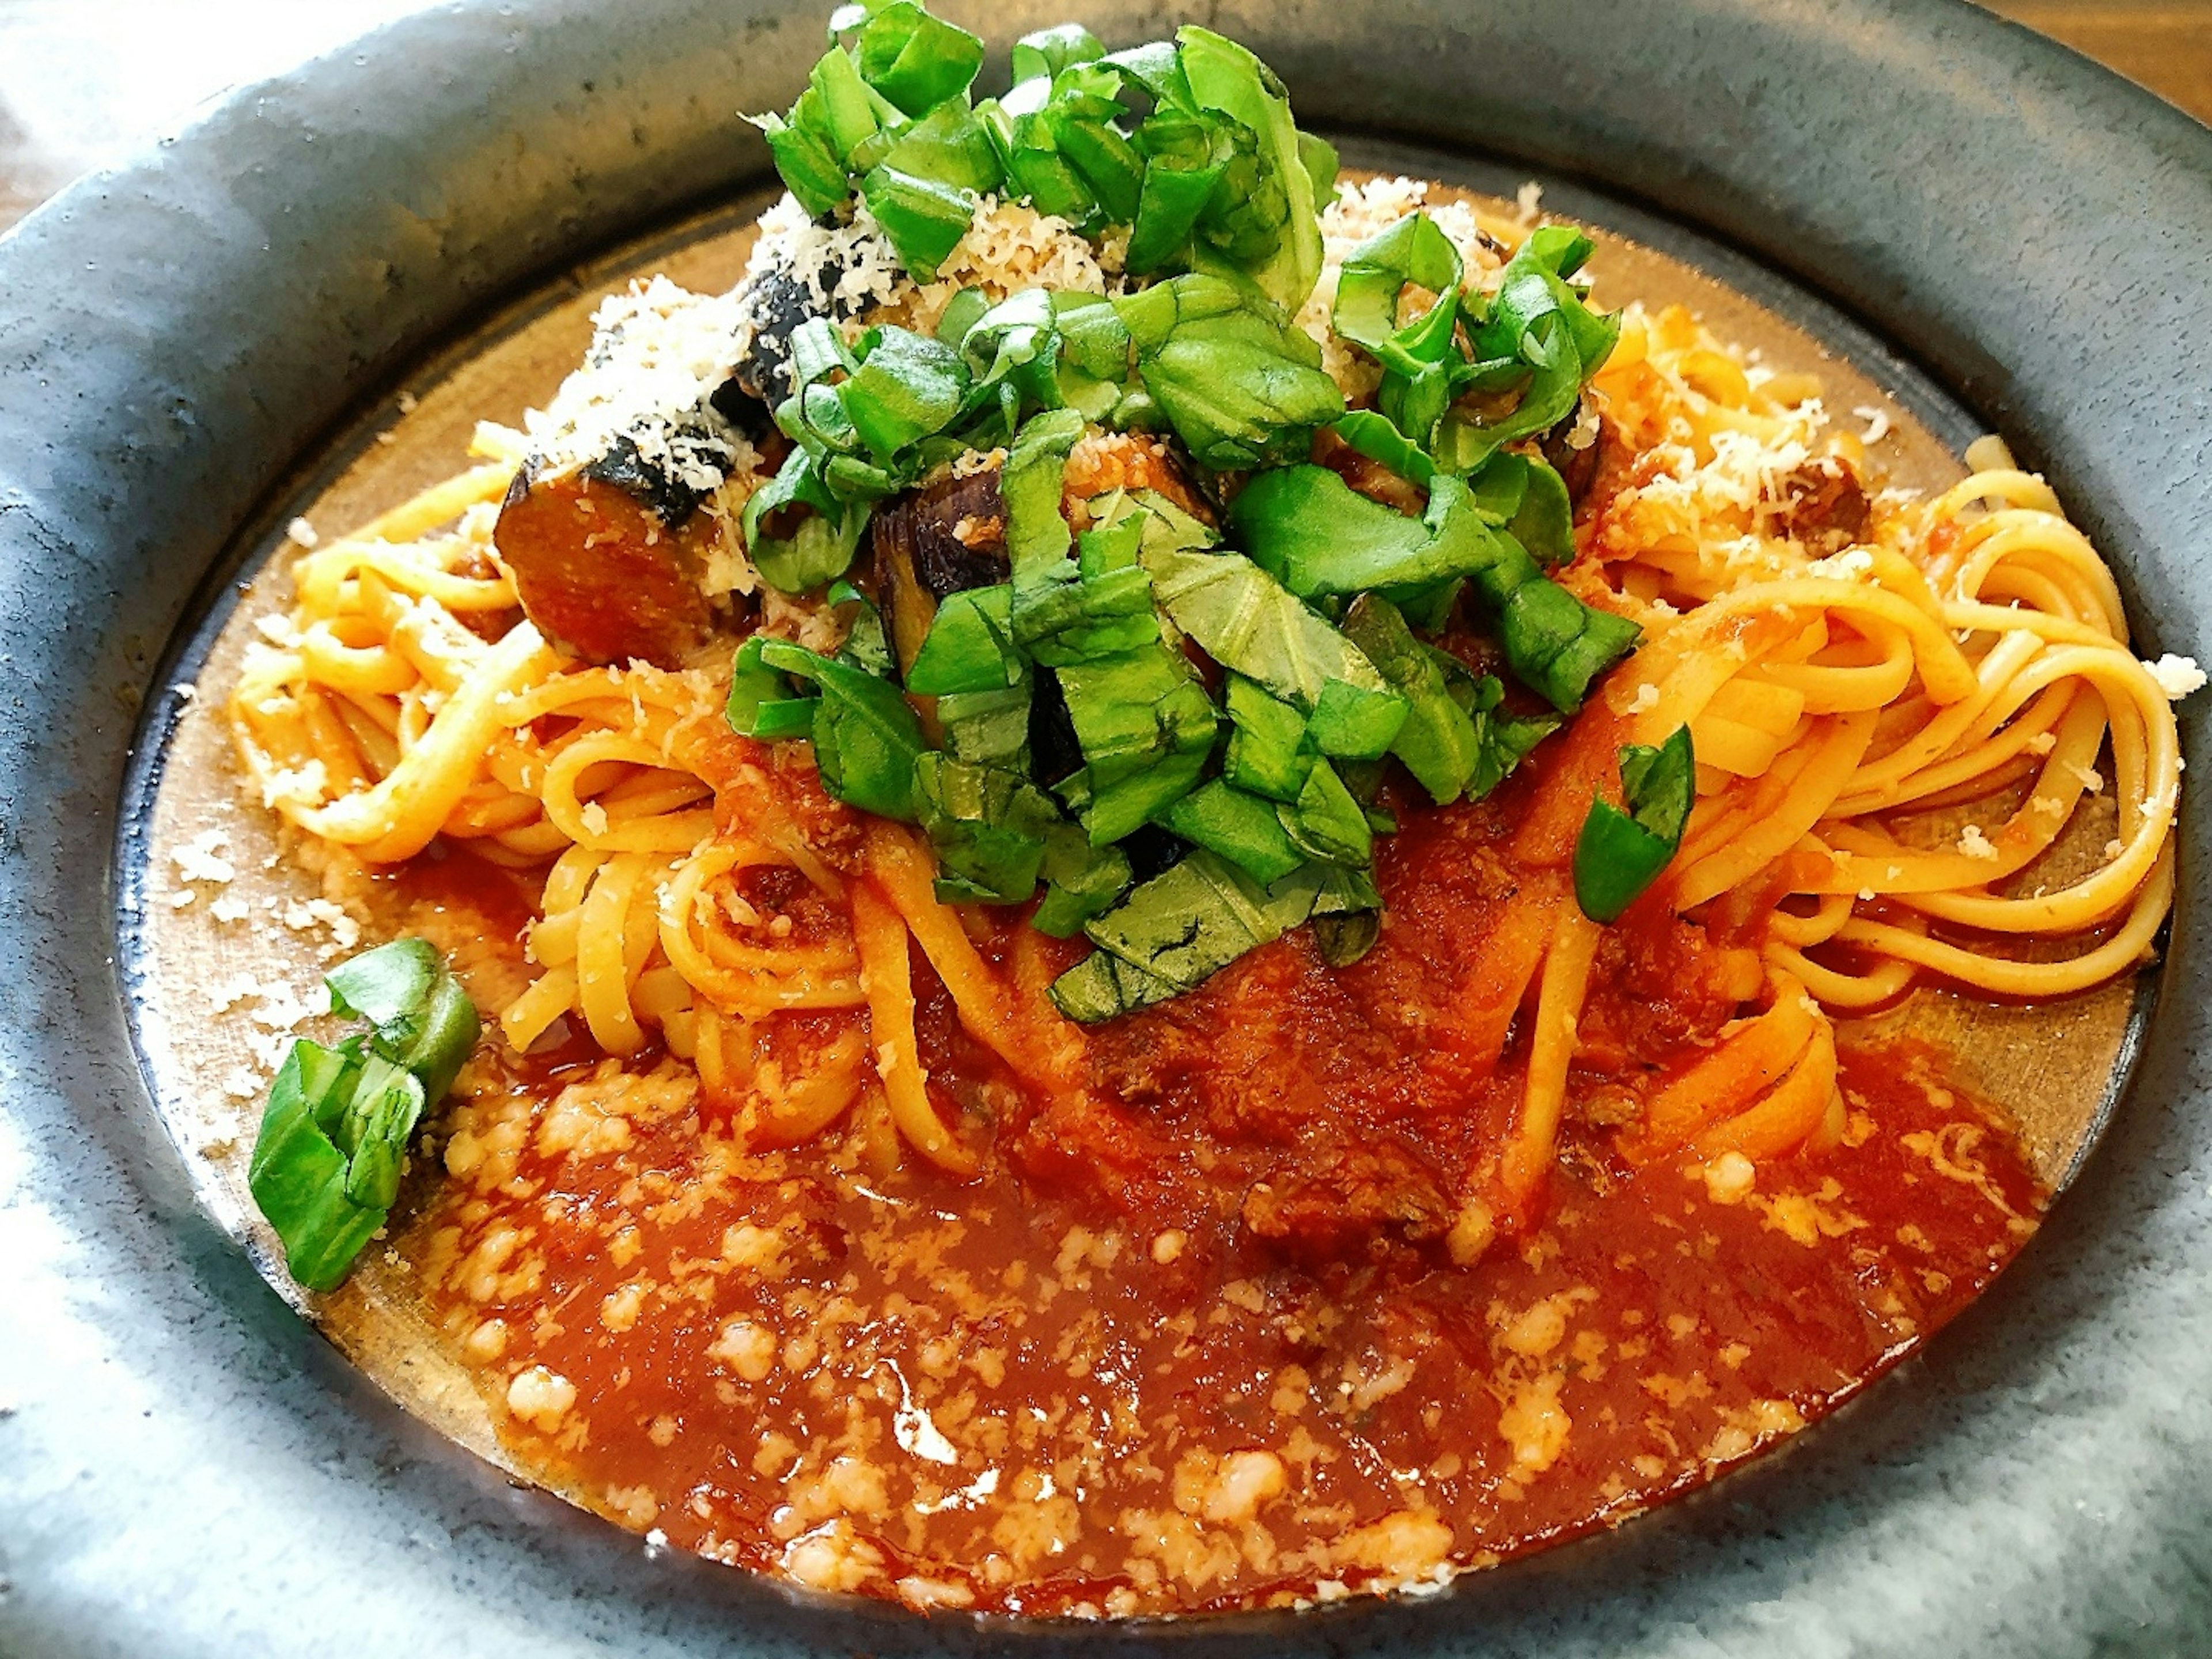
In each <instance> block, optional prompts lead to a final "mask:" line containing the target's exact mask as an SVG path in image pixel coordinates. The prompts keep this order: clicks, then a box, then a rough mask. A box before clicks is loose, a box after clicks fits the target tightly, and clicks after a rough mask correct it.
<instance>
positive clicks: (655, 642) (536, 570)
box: [497, 471, 723, 668]
mask: <svg viewBox="0 0 2212 1659" xmlns="http://www.w3.org/2000/svg"><path fill="white" fill-rule="evenodd" d="M722 533H723V523H722V520H720V519H719V518H717V517H716V516H715V515H714V514H712V513H703V512H695V513H692V514H690V517H689V518H687V519H686V520H684V526H683V527H682V528H681V529H678V530H671V529H670V528H669V527H668V526H667V524H666V522H665V520H663V519H662V518H661V517H660V515H659V513H656V512H655V511H654V510H653V508H652V507H649V506H647V505H646V504H645V503H644V502H643V501H640V500H639V499H638V498H637V497H636V496H635V495H632V494H631V493H630V492H629V490H628V489H625V488H623V486H621V485H619V484H614V483H607V482H606V481H605V479H603V478H599V477H594V476H592V474H591V473H590V472H588V471H573V472H568V473H564V474H562V475H561V476H560V477H552V478H543V479H539V480H537V481H535V482H532V480H531V478H530V476H529V474H528V473H523V474H521V475H520V476H518V477H516V479H515V481H514V487H513V489H510V490H509V491H508V492H507V502H506V505H505V506H504V507H501V510H500V515H499V529H498V532H497V536H498V544H499V555H500V557H501V559H502V560H503V561H504V562H506V564H507V568H508V569H509V570H510V571H512V572H513V574H514V586H515V591H516V592H517V594H518V595H519V596H520V599H521V600H522V609H523V613H524V614H525V615H526V616H527V617H529V618H530V620H531V621H532V622H533V623H537V625H538V631H539V632H541V633H543V634H544V635H546V636H547V637H548V638H549V639H551V640H553V641H556V642H557V643H559V644H560V645H561V646H562V647H565V648H566V649H568V650H570V651H573V652H574V653H577V654H578V655H579V656H582V657H585V658H587V659H590V660H591V661H592V662H608V663H620V662H627V661H629V660H630V659H632V658H637V659H642V660H643V661H646V662H650V663H653V664H657V665H659V666H661V667H664V668H673V667H677V666H680V665H682V664H683V663H684V660H685V659H687V658H688V657H690V655H691V654H692V653H694V652H696V650H697V649H698V648H699V647H700V646H701V645H702V644H703V643H704V642H705V641H706V640H707V637H708V634H709V633H710V632H711V630H712V629H713V627H714V604H713V602H712V601H711V600H710V599H708V597H707V594H706V592H705V590H704V588H703V586H702V581H703V578H704V576H705V574H706V571H707V568H708V559H709V557H710V556H711V553H712V544H713V541H714V538H716V537H718V536H720V534H722Z"/></svg>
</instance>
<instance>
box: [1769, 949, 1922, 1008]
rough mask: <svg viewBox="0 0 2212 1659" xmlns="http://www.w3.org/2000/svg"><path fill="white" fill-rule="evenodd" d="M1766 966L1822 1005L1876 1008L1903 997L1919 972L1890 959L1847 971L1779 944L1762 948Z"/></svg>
mask: <svg viewBox="0 0 2212 1659" xmlns="http://www.w3.org/2000/svg"><path fill="white" fill-rule="evenodd" d="M1766 965H1767V966H1768V967H1770V968H1773V969H1778V971H1780V972H1783V973H1785V974H1788V975H1790V976H1791V977H1792V978H1794V979H1796V980H1797V981H1800V982H1801V983H1802V984H1803V986H1804V987H1805V988H1806V990H1808V992H1810V993H1811V994H1813V995H1814V997H1815V998H1817V999H1818V1000H1819V1001H1820V1006H1822V1007H1824V1008H1878V1007H1880V1006H1882V1005H1883V1004H1885V1003H1889V1002H1893V1001H1895V1000H1897V999H1898V998H1899V997H1901V996H1903V995H1904V994H1905V991H1906V990H1907V989H1908V988H1909V987H1911V983H1912V981H1913V980H1914V979H1915V978H1916V977H1917V975H1918V973H1919V969H1917V968H1916V967H1915V966H1914V965H1913V964H1912V963H1909V962H1898V961H1894V960H1891V961H1887V962H1881V963H1876V964H1875V966H1874V967H1872V968H1869V969H1868V970H1867V971H1866V972H1864V973H1863V974H1847V973H1844V972H1842V971H1841V970H1840V969H1834V968H1830V967H1828V966H1826V964H1824V963H1818V962H1815V961H1814V960H1813V959H1812V957H1808V956H1807V955H1806V954H1805V953H1804V952H1803V951H1801V950H1798V949H1797V948H1796V947H1795V946H1793V945H1780V944H1770V945H1768V946H1767V947H1766Z"/></svg>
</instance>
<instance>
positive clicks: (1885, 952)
mask: <svg viewBox="0 0 2212 1659" xmlns="http://www.w3.org/2000/svg"><path fill="white" fill-rule="evenodd" d="M2172 902H2173V849H2172V848H2170V847H2169V848H2166V849H2164V850H2163V851H2162V852H2160V854H2159V861H2158V863H2157V864H2156V865H2155V866H2154V867H2153V869H2152V871H2151V878H2150V879H2149V880H2148V882H2146V883H2145V884H2143V889H2142V892H2140V893H2139V894H2137V895H2136V899H2135V902H2134V903H2133V904H2132V905H2131V906H2130V908H2129V911H2128V918H2127V921H2125V922H2124V923H2123V924H2122V925H2121V926H2120V927H2119V929H2118V931H2117V932H2116V933H2113V934H2112V937H2111V938H2110V939H2106V941H2105V942H2104V943H2103V944H2101V945H2098V946H2096V947H2095V948H2094V949H2093V950H2090V951H2085V952H2084V953H2083V954H2082V955H2081V956H2078V957H2070V958H2069V959H2068V960H2066V961H2063V962H2021V961H2015V960H2013V959H2011V958H2009V957H1992V956H1988V955H1984V953H1982V952H1980V951H1969V950H1966V949H1965V948H1964V947H1962V946H1960V945H1949V944H1946V943H1944V942H1943V941H1942V940H1941V939H1929V938H1926V937H1925V936H1923V935H1922V934H1918V933H1911V932H1909V931H1907V930H1906V929H1905V928H1902V927H1896V926H1894V925H1893V924H1891V923H1888V922H1881V921H1867V920H1863V919H1860V918H1857V917H1854V918H1853V919H1852V920H1851V921H1849V922H1847V923H1845V924H1844V927H1842V928H1841V929H1840V930H1838V933H1837V934H1836V939H1837V940H1838V942H1839V943H1841V944H1845V945H1857V946H1859V947H1860V948H1862V949H1863V950H1868V951H1876V952H1879V953H1880V954H1881V955H1882V956H1885V957H1891V958H1893V960H1896V961H1899V962H1907V963H1912V964H1914V965H1915V966H1917V967H1921V968H1926V969H1932V970H1933V971H1934V972H1936V973H1939V974H1942V975H1946V976H1948V977H1949V978H1951V979H1954V980H1956V981H1958V982H1959V983H1960V984H1961V985H1970V986H1972V987H1974V988H1975V989H1977V990H1981V991H1991V992H1994V993H1996V994H1997V995H1999V996H2008V997H2055V996H2065V995H2068V994H2070V993H2072V992H2075V991H2086V990H2087V989H2088V988H2089V987H2091V986H2093V985H2100V984H2102V983H2103V982H2104V981H2106V980H2108V979H2110V978H2112V976H2113V975H2116V974H2120V973H2124V972H2126V971H2127V970H2128V969H2130V968H2134V967H2136V966H2137V965H2139V964H2140V963H2142V960H2143V957H2144V956H2145V954H2146V953H2147V952H2148V951H2149V949H2150V945H2151V941H2152V940H2153V939H2156V938H2157V937H2158V930H2159V928H2160V927H2161V926H2163V925H2164V923H2165V921H2166V907H2167V906H2168V905H2170V904H2171V903H2172Z"/></svg>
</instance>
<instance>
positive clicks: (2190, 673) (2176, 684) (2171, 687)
mask: <svg viewBox="0 0 2212 1659" xmlns="http://www.w3.org/2000/svg"><path fill="white" fill-rule="evenodd" d="M2143 666H2145V667H2146V668H2148V669H2149V670H2150V677H2151V678H2153V679H2154V680H2156V681H2157V682H2158V689H2159V690H2161V691H2163V692H2165V693H2166V701H2167V702H2180V701H2181V700H2182V699H2183V698H2184V697H2185V696H2188V695H2189V694H2190V693H2191V692H2192V691H2195V690H2199V689H2200V688H2201V687H2202V686H2203V684H2204V671H2203V669H2201V668H2199V667H2198V666H2197V659H2196V658H2194V657H2177V656H2175V655H2174V654H2173V653H2172V652H2170V651H2169V652H2168V653H2166V655H2164V656H2162V657H2160V659H2158V660H2157V661H2156V662H2154V663H2145V664H2144V665H2143Z"/></svg>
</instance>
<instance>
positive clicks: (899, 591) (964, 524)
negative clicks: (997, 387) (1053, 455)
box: [869, 433, 1213, 672]
mask: <svg viewBox="0 0 2212 1659" xmlns="http://www.w3.org/2000/svg"><path fill="white" fill-rule="evenodd" d="M999 468H1000V463H999V462H998V461H997V460H996V459H990V460H983V459H980V458H978V457H975V456H973V455H970V456H969V457H965V458H963V460H962V461H961V462H960V463H958V464H957V465H955V466H953V467H952V468H951V470H950V471H945V472H941V473H939V475H938V476H937V477H934V478H932V479H930V480H928V481H927V482H926V483H921V484H919V485H917V486H916V487H915V488H914V489H909V490H908V491H907V492H906V493H905V494H903V495H896V496H893V497H892V498H891V499H890V500H889V501H884V502H882V503H880V504H879V505H878V507H877V508H876V510H875V513H874V516H873V517H872V519H871V520H869V534H870V537H871V539H872V547H873V550H874V555H873V562H874V578H875V589H876V595H877V599H878V602H879V603H880V604H882V605H883V606H884V610H885V613H886V616H887V618H888V621H889V623H890V635H891V644H892V648H893V649H894V650H895V651H896V653H897V655H898V659H899V667H900V670H901V671H902V672H903V671H905V670H906V669H907V668H908V667H909V666H911V665H912V664H913V662H914V657H915V653H916V652H918V651H920V650H921V641H922V640H923V638H924V637H925V636H926V635H927V634H928V632H929V625H930V623H932V622H933V621H934V620H935V619H936V616H937V607H938V605H939V602H941V601H942V600H943V599H945V596H946V595H947V594H951V593H957V592H963V591H964V590H966V589H968V588H971V587H988V586H991V585H992V584H993V583H994V582H1002V581H1005V580H1006V579H1007V576H1008V575H1009V574H1010V572H1011V570H1012V566H1011V564H1010V562H1009V560H1008V556H1007V552H1006V496H1005V495H1003V494H1002V493H1001V492H1000V489H999ZM1116 489H1132V490H1134V489H1150V490H1154V491H1157V492H1158V494H1160V495H1164V496H1165V497H1167V498H1168V499H1169V500H1170V501H1173V502H1175V504H1176V506H1178V507H1182V509H1183V510H1184V511H1185V512H1187V513H1191V514H1192V515H1193V516H1194V517H1196V518H1199V519H1200V520H1205V521H1206V522H1208V523H1211V522H1212V518H1213V512H1212V507H1210V506H1209V505H1208V504H1207V502H1206V499H1205V497H1204V496H1202V495H1200V493H1199V492H1198V489H1196V487H1195V486H1194V485H1193V484H1192V483H1191V482H1190V480H1189V478H1188V477H1187V476H1186V475H1185V474H1184V472H1183V471H1182V467H1181V466H1180V465H1178V464H1177V463H1176V459H1175V458H1174V456H1173V455H1172V454H1170V453H1169V451H1168V449H1167V447H1166V446H1165V445H1164V444H1163V443H1161V442H1160V441H1158V440H1157V439H1152V438H1146V437H1142V436H1139V435H1134V434H1130V433H1095V434H1093V435H1091V436H1090V437H1088V438H1086V439H1085V441H1082V442H1081V443H1079V444H1077V445H1076V447H1075V448H1074V450H1073V453H1071V454H1070V455H1069V456H1068V458H1067V465H1066V471H1065V473H1064V475H1063V479H1062V484H1061V490H1060V513H1061V516H1062V517H1064V518H1066V520H1067V522H1068V525H1069V526H1070V527H1071V528H1073V529H1078V530H1080V529H1086V528H1088V527H1089V526H1090V524H1091V513H1090V507H1089V505H1088V503H1089V502H1090V501H1091V500H1092V499H1093V498H1094V497H1097V496H1100V495H1111V494H1112V493H1113V492H1114V491H1115V490H1116Z"/></svg>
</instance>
